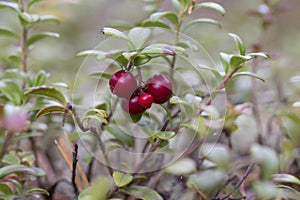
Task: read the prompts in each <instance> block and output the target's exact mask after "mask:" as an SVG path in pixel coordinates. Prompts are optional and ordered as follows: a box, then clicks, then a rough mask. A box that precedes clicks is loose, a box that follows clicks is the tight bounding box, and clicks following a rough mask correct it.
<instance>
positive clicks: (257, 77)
mask: <svg viewBox="0 0 300 200" xmlns="http://www.w3.org/2000/svg"><path fill="white" fill-rule="evenodd" d="M237 76H250V77H253V78H256V79H258V80H260V81H262V82H265V79H263V78H262V77H260V76H258V75H257V74H255V73H252V72H237V73H235V74H234V75H233V76H232V77H237Z"/></svg>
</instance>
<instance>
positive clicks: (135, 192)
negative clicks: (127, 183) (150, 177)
mask: <svg viewBox="0 0 300 200" xmlns="http://www.w3.org/2000/svg"><path fill="white" fill-rule="evenodd" d="M119 191H120V192H123V193H125V194H128V195H131V196H134V197H137V198H139V199H142V200H163V198H162V197H161V196H160V195H159V194H158V193H157V192H156V191H154V190H152V189H150V188H147V187H144V186H131V187H126V188H122V189H120V190H119Z"/></svg>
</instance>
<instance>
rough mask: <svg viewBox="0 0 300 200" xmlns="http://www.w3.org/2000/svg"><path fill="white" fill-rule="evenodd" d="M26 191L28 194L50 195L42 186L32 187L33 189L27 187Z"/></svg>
mask: <svg viewBox="0 0 300 200" xmlns="http://www.w3.org/2000/svg"><path fill="white" fill-rule="evenodd" d="M26 193H27V194H43V195H46V196H49V195H50V194H49V192H48V191H47V190H45V189H42V188H31V189H27V190H26Z"/></svg>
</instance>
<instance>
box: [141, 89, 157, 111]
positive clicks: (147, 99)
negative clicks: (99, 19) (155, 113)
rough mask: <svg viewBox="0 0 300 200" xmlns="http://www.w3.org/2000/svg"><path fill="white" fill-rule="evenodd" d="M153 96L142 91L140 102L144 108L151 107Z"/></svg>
mask: <svg viewBox="0 0 300 200" xmlns="http://www.w3.org/2000/svg"><path fill="white" fill-rule="evenodd" d="M153 100H154V99H153V97H152V95H151V94H148V93H142V94H141V95H140V96H139V98H138V103H139V105H140V106H142V107H143V108H146V109H147V108H150V107H151V105H152V103H153Z"/></svg>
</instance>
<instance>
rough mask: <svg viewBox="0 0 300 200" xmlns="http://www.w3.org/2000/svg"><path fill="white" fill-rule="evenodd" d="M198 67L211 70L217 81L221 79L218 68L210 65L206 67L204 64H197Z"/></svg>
mask: <svg viewBox="0 0 300 200" xmlns="http://www.w3.org/2000/svg"><path fill="white" fill-rule="evenodd" d="M198 67H199V68H200V69H204V70H208V71H210V72H212V73H213V74H214V75H215V77H216V79H217V80H218V81H222V79H223V77H222V74H221V73H220V72H219V71H218V70H216V69H213V68H210V67H206V66H198Z"/></svg>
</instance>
